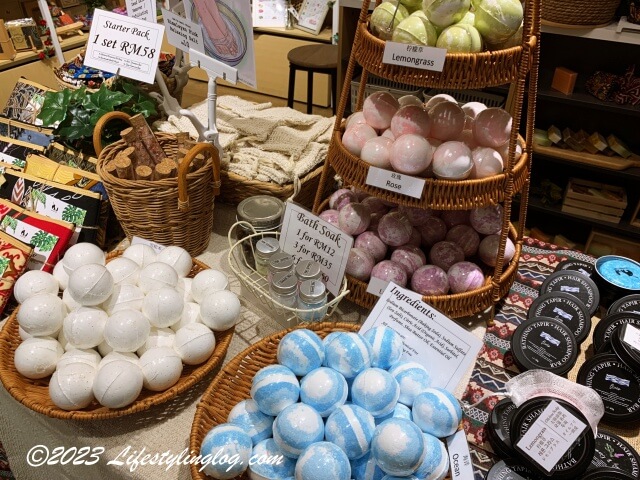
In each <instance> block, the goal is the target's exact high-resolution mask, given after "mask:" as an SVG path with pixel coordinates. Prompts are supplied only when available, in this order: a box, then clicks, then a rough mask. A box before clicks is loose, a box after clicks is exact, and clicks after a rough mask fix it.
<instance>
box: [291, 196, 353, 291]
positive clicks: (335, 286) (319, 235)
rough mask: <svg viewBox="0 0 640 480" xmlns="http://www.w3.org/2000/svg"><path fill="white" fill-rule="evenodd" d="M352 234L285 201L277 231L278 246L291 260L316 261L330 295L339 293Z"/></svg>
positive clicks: (351, 243)
mask: <svg viewBox="0 0 640 480" xmlns="http://www.w3.org/2000/svg"><path fill="white" fill-rule="evenodd" d="M352 245H353V237H351V236H350V235H347V234H346V233H344V232H343V231H342V230H340V229H339V228H337V227H334V226H333V225H331V224H330V223H328V222H325V221H324V220H322V219H321V218H320V217H318V216H316V215H314V214H313V213H311V212H310V211H308V210H307V209H305V208H303V207H301V206H299V205H296V204H295V203H292V202H287V207H286V209H285V211H284V219H283V221H282V231H281V232H280V248H281V249H282V251H283V252H286V253H288V254H289V255H293V257H294V258H295V262H296V263H298V262H299V261H300V260H313V261H314V262H318V263H319V264H320V269H321V270H322V280H323V281H324V283H325V284H326V285H327V290H329V291H330V292H331V293H333V294H334V295H336V296H337V295H338V294H339V293H340V288H341V287H342V280H343V279H344V270H345V269H346V268H347V260H348V259H349V251H350V250H351V246H352Z"/></svg>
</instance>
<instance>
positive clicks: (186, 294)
mask: <svg viewBox="0 0 640 480" xmlns="http://www.w3.org/2000/svg"><path fill="white" fill-rule="evenodd" d="M192 284H193V278H189V277H180V278H179V279H178V285H176V288H177V289H178V291H179V292H180V293H182V300H184V301H185V303H186V302H193V297H192V296H191V285H192Z"/></svg>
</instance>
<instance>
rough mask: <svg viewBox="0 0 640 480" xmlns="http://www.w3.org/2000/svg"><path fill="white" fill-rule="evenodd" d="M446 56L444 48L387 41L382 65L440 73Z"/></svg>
mask: <svg viewBox="0 0 640 480" xmlns="http://www.w3.org/2000/svg"><path fill="white" fill-rule="evenodd" d="M446 56H447V49H446V48H436V47H427V46H424V45H407V44H406V43H398V42H389V41H387V42H385V46H384V53H383V54H382V63H388V64H391V65H400V66H402V67H412V68H420V69H422V70H432V71H434V72H441V71H442V69H443V68H444V59H445V57H446Z"/></svg>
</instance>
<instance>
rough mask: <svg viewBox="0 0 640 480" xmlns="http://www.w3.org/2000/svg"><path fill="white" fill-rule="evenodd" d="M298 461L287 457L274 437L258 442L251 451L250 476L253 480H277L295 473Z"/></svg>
mask: <svg viewBox="0 0 640 480" xmlns="http://www.w3.org/2000/svg"><path fill="white" fill-rule="evenodd" d="M295 468H296V461H295V460H293V459H291V458H287V457H286V456H285V455H284V453H282V450H280V448H279V447H278V445H276V442H275V441H274V440H273V438H267V439H265V440H262V441H261V442H259V443H257V444H256V446H255V447H253V452H251V465H249V478H251V480H275V479H277V478H286V477H290V476H291V475H293V473H294V471H295Z"/></svg>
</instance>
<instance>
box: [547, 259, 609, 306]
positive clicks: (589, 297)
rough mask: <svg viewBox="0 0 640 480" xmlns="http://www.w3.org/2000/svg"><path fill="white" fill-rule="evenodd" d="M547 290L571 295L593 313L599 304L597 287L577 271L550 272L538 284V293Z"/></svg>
mask: <svg viewBox="0 0 640 480" xmlns="http://www.w3.org/2000/svg"><path fill="white" fill-rule="evenodd" d="M549 292H563V293H568V294H570V295H573V296H574V297H576V298H577V299H578V300H580V301H581V302H582V303H584V305H585V306H586V307H587V309H588V310H589V313H590V314H591V315H593V314H595V313H596V311H597V310H598V305H600V293H599V292H598V287H597V286H596V284H595V283H594V281H593V280H591V278H590V277H587V276H586V275H583V274H581V273H579V272H574V271H571V270H563V271H560V272H555V273H552V274H551V275H549V276H548V277H547V279H546V280H545V281H544V282H543V283H542V285H541V286H540V294H541V295H542V294H545V293H549Z"/></svg>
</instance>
